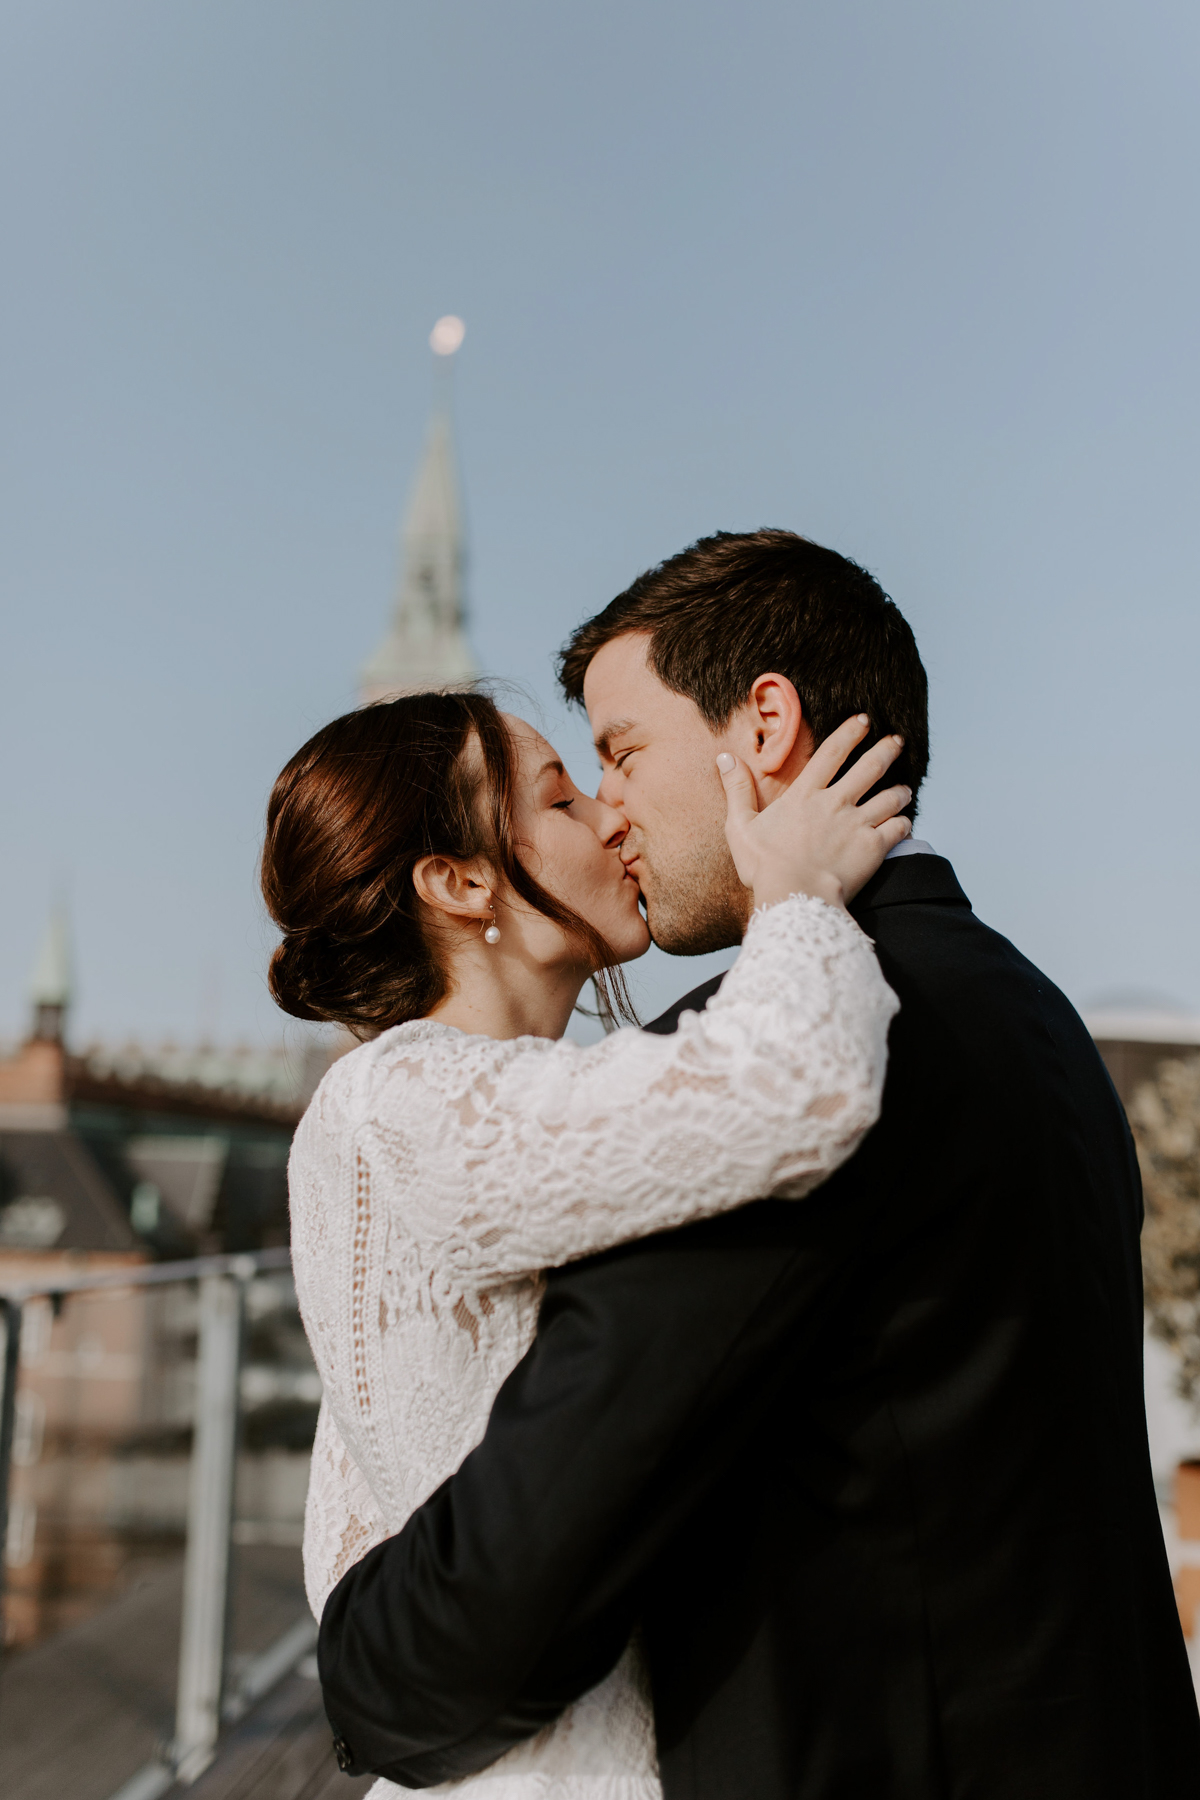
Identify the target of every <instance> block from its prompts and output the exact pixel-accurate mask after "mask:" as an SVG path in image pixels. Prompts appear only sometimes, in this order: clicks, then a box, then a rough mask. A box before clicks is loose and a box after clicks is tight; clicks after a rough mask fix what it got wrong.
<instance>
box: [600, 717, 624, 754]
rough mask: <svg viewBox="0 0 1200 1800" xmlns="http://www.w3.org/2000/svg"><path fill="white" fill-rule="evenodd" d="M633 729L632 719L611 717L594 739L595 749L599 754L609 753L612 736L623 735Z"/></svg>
mask: <svg viewBox="0 0 1200 1800" xmlns="http://www.w3.org/2000/svg"><path fill="white" fill-rule="evenodd" d="M632 730H633V720H632V719H611V720H610V721H609V723H608V724H607V725H606V726H605V727H604V730H603V731H602V732H601V733H600V735H599V736H598V737H597V739H596V750H597V752H598V753H599V755H601V756H608V755H609V754H610V753H611V747H612V741H613V739H614V738H619V737H624V736H625V733H626V732H627V731H632Z"/></svg>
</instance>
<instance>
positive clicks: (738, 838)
mask: <svg viewBox="0 0 1200 1800" xmlns="http://www.w3.org/2000/svg"><path fill="white" fill-rule="evenodd" d="M868 728H869V720H868V719H867V716H866V714H865V713H859V714H858V716H857V717H856V718H853V719H847V720H846V723H845V724H844V725H840V726H839V727H838V729H837V730H836V731H834V732H832V733H831V734H830V736H829V737H827V738H826V739H825V741H824V743H823V744H821V745H820V746H819V748H818V749H817V750H816V752H815V753H814V754H813V756H812V757H811V758H810V759H809V761H808V762H807V763H806V764H805V766H804V768H803V769H802V770H801V772H800V774H799V775H798V776H797V777H796V779H795V781H793V782H792V785H791V786H790V787H789V788H787V789H785V791H784V792H783V793H782V794H780V796H779V798H778V799H777V800H773V801H771V803H770V804H769V805H768V806H766V807H764V808H763V810H762V811H761V812H760V811H759V810H758V796H757V793H756V791H755V787H754V779H753V777H752V776H751V774H750V771H749V769H748V768H747V767H746V765H745V763H744V762H741V761H740V760H739V758H738V757H736V756H733V755H731V754H730V752H729V751H728V750H725V751H722V753H721V755H720V756H718V758H717V768H718V769H719V770H720V771H721V780H722V781H723V782H724V784H725V798H726V801H727V803H728V808H729V810H728V813H727V816H726V819H725V836H726V838H727V839H728V841H729V848H730V851H731V853H732V855H733V863H734V867H735V868H736V870H737V872H738V877H739V879H740V880H741V882H742V884H743V886H745V887H748V888H749V889H750V892H751V894H752V895H753V897H754V904H755V906H756V907H757V906H773V905H774V904H775V902H776V901H777V900H785V899H786V898H787V896H788V895H789V894H814V895H816V896H817V897H818V898H820V899H822V900H828V901H830V902H831V903H832V904H833V905H834V906H844V905H845V904H846V902H847V900H849V899H852V898H853V897H854V895H855V894H857V892H858V890H859V888H861V887H862V885H863V883H864V882H866V881H869V880H870V878H871V876H872V875H873V874H874V873H875V871H876V869H877V868H878V867H879V865H880V864H881V863H882V861H883V859H884V857H885V856H886V855H887V853H888V851H889V850H891V849H892V848H893V847H894V846H895V845H896V844H898V843H899V842H900V841H901V839H902V838H906V837H907V836H908V835H909V832H910V831H911V829H912V827H911V826H910V824H909V821H908V820H907V819H902V818H898V817H897V816H896V815H897V814H898V813H899V811H900V809H901V807H904V806H907V805H908V803H909V801H910V800H911V799H912V792H911V790H910V789H909V788H906V787H892V788H888V789H886V790H885V792H884V793H882V794H877V795H876V796H875V798H874V799H873V800H868V801H867V802H866V803H865V804H864V805H862V806H860V805H859V804H858V802H859V801H860V800H861V799H862V797H863V795H864V794H865V793H867V792H869V790H870V789H871V788H873V787H874V786H875V783H876V782H877V781H879V780H880V779H881V778H882V776H883V775H884V773H885V771H886V770H887V769H888V768H889V767H890V766H891V764H892V763H893V762H894V760H895V758H896V757H897V756H898V755H899V754H900V750H901V747H902V742H903V740H902V739H900V738H898V737H885V738H881V739H880V741H879V742H878V743H877V744H873V745H872V747H871V748H870V749H869V750H867V751H864V753H863V754H862V756H860V757H859V759H858V761H857V762H856V763H855V765H854V767H853V768H852V769H849V770H847V772H846V774H845V775H843V776H842V778H841V780H840V781H837V782H834V785H833V786H832V787H830V785H829V783H830V782H831V781H833V777H834V776H835V775H836V774H837V772H838V770H839V769H840V768H841V766H842V764H843V763H844V762H845V760H846V758H847V757H848V756H849V755H850V752H851V751H852V750H853V748H854V746H855V745H856V744H859V743H861V742H862V740H863V738H864V737H865V736H866V733H867V730H868Z"/></svg>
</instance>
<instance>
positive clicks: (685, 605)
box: [559, 530, 929, 812]
mask: <svg viewBox="0 0 1200 1800" xmlns="http://www.w3.org/2000/svg"><path fill="white" fill-rule="evenodd" d="M630 631H644V632H646V633H647V634H648V636H649V639H650V646H649V660H650V667H651V668H652V669H653V670H654V672H655V674H656V675H657V676H658V678H659V680H660V681H661V682H662V683H663V684H664V686H666V687H669V688H673V689H674V691H675V692H676V693H679V694H686V696H687V697H688V699H689V700H692V701H693V702H694V703H695V704H696V706H697V707H699V709H700V712H701V713H702V714H703V716H704V718H705V719H706V720H707V721H708V723H709V725H711V727H712V728H713V730H714V731H719V730H720V729H721V727H722V726H724V725H725V724H726V723H727V722H728V720H729V718H730V716H731V715H732V714H733V713H734V712H735V711H736V709H737V708H738V707H739V706H740V705H741V704H742V702H743V701H744V700H745V699H746V698H747V696H748V695H749V692H750V689H751V686H752V685H753V683H754V682H755V680H756V679H757V678H758V676H760V675H763V674H766V673H767V672H768V671H773V672H774V673H776V674H779V675H786V676H787V677H788V679H789V680H790V681H792V682H794V684H795V687H796V692H797V693H798V694H799V696H800V704H801V705H802V706H803V708H804V716H805V718H806V719H807V721H808V725H809V729H810V730H811V731H812V733H813V736H814V738H815V740H816V742H817V743H818V744H819V743H820V742H821V741H822V739H824V738H826V737H828V736H829V733H830V732H831V731H834V730H836V729H837V727H838V726H839V725H840V724H841V723H842V720H843V719H846V718H848V717H849V716H850V714H851V713H855V712H865V713H866V714H867V715H868V716H869V718H870V720H871V732H870V735H869V737H868V738H867V739H866V741H865V742H864V743H863V744H862V745H861V746H860V747H859V751H858V753H857V754H861V752H862V750H864V749H866V748H867V746H868V744H871V743H873V742H875V740H876V739H877V738H879V737H882V736H883V735H884V734H885V733H887V732H891V731H898V732H899V733H900V734H901V736H902V737H903V738H904V753H903V755H902V756H901V757H900V758H899V759H898V760H897V762H896V763H895V764H894V765H893V766H892V768H890V769H889V770H888V774H887V781H888V783H889V784H890V783H892V782H895V781H904V782H907V783H908V785H909V786H910V787H911V788H912V790H913V794H914V796H915V795H916V791H917V789H918V787H919V786H920V784H921V781H922V779H923V778H924V775H925V771H926V769H927V767H928V765H929V697H928V683H927V681H926V678H925V670H924V668H923V667H922V664H921V658H920V656H919V654H918V652H917V645H916V640H915V638H914V637H913V634H912V631H911V629H910V627H909V625H908V622H907V620H906V619H905V618H904V615H903V614H902V613H901V611H900V609H899V607H898V606H896V604H895V603H894V601H892V600H891V599H889V597H888V595H887V594H885V593H884V591H883V589H882V588H881V587H880V585H879V583H878V582H877V581H876V580H875V578H874V576H873V575H869V574H868V573H867V571H866V570H865V569H862V568H860V567H859V566H858V564H857V563H855V562H851V561H850V559H849V557H847V556H839V555H838V553H837V551H836V550H826V549H824V548H823V547H822V545H820V544H814V543H812V542H811V541H810V540H809V539H808V538H803V537H799V536H798V535H797V534H796V533H795V532H794V531H773V530H764V531H749V532H733V531H718V532H715V533H714V534H713V536H712V537H706V538H701V539H700V540H699V541H698V542H697V543H695V544H692V545H691V546H690V547H689V548H688V549H686V550H681V551H680V552H679V554H678V555H677V556H672V557H670V558H669V559H668V560H667V561H666V562H663V563H660V564H659V565H658V567H657V568H656V569H649V570H647V572H646V573H645V574H644V575H639V576H638V578H637V580H636V581H635V582H634V583H633V584H632V586H631V587H628V588H626V590H625V592H624V593H623V594H618V595H617V597H616V599H615V600H612V601H610V602H609V604H608V605H607V606H606V607H605V608H604V611H603V612H600V613H597V614H596V616H595V618H594V619H588V620H587V621H586V623H585V624H583V625H580V626H579V628H578V630H576V631H575V632H574V633H573V634H572V636H571V638H570V640H569V641H568V643H567V645H566V648H565V649H564V650H563V652H562V654H561V656H560V658H559V680H560V682H561V684H562V688H563V692H564V693H565V694H566V696H567V698H568V699H569V700H574V701H578V702H582V699H583V679H584V676H585V675H586V673H587V667H588V664H589V663H590V662H591V660H592V658H593V656H595V654H596V652H597V650H599V649H600V648H601V647H602V645H604V644H607V643H608V642H609V641H610V640H611V639H612V638H615V637H621V636H623V635H624V634H625V633H626V632H630ZM914 810H915V808H909V811H910V812H911V811H914Z"/></svg>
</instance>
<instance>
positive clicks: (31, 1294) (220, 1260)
mask: <svg viewBox="0 0 1200 1800" xmlns="http://www.w3.org/2000/svg"><path fill="white" fill-rule="evenodd" d="M290 1266H291V1255H290V1252H289V1251H288V1250H286V1249H278V1250H263V1251H259V1252H257V1253H255V1254H253V1255H244V1256H207V1257H199V1258H196V1259H194V1260H191V1261H187V1262H174V1263H155V1264H150V1265H148V1266H146V1267H125V1268H122V1269H119V1270H111V1271H105V1272H103V1273H89V1274H80V1275H74V1276H71V1275H64V1276H63V1277H62V1278H61V1279H48V1280H43V1281H41V1282H38V1283H34V1284H30V1285H28V1286H25V1287H19V1288H17V1287H9V1288H7V1289H6V1290H4V1291H3V1292H0V1316H2V1318H3V1323H4V1344H3V1349H4V1363H3V1380H2V1382H0V1625H2V1622H3V1608H4V1598H5V1585H6V1584H5V1576H6V1563H7V1557H6V1556H5V1554H4V1551H5V1546H6V1545H7V1543H8V1541H9V1501H10V1492H11V1477H12V1468H13V1460H14V1458H13V1446H14V1435H15V1424H16V1410H17V1382H18V1372H19V1365H20V1360H21V1358H20V1351H21V1330H22V1323H23V1319H24V1316H25V1312H26V1309H27V1308H28V1306H29V1303H30V1302H31V1301H34V1300H39V1301H47V1300H48V1301H49V1302H50V1303H51V1305H52V1306H53V1307H54V1308H55V1310H56V1312H57V1310H58V1309H60V1308H61V1307H62V1305H63V1303H64V1301H65V1300H66V1298H67V1297H68V1296H69V1295H72V1294H80V1293H84V1292H90V1293H95V1292H97V1291H101V1290H109V1291H116V1292H119V1291H121V1290H124V1289H130V1290H133V1289H140V1288H149V1287H155V1286H159V1285H161V1284H163V1283H167V1282H188V1283H191V1282H195V1283H197V1285H198V1289H199V1345H198V1357H197V1363H196V1404H195V1414H194V1434H193V1440H192V1452H191V1467H190V1478H189V1486H188V1501H187V1528H186V1549H185V1554H184V1572H183V1612H182V1621H181V1627H180V1640H179V1676H178V1687H177V1693H176V1706H175V1732H174V1737H173V1740H172V1741H171V1743H170V1744H169V1745H166V1746H164V1747H163V1750H162V1753H161V1755H160V1756H159V1757H158V1758H156V1759H155V1760H154V1761H152V1762H150V1763H148V1764H146V1765H145V1766H144V1767H143V1768H142V1769H140V1770H139V1771H138V1772H137V1773H136V1774H135V1775H134V1776H133V1777H131V1779H129V1780H128V1781H126V1782H125V1784H124V1785H123V1786H122V1787H121V1788H119V1789H118V1791H117V1794H116V1795H114V1796H113V1800H158V1797H159V1796H160V1795H162V1794H165V1793H166V1791H167V1790H168V1789H169V1788H170V1787H172V1786H173V1785H174V1784H175V1783H176V1782H181V1783H184V1784H185V1785H186V1784H189V1783H191V1782H193V1781H195V1780H196V1779H197V1777H198V1776H199V1775H201V1774H202V1773H203V1772H204V1770H205V1769H207V1768H208V1767H209V1765H210V1764H211V1763H212V1762H213V1760H214V1757H215V1755H216V1751H217V1743H218V1739H219V1737H220V1732H221V1726H222V1723H223V1722H233V1721H234V1720H236V1719H238V1718H241V1717H242V1716H243V1715H244V1714H245V1713H246V1711H247V1710H248V1709H249V1708H250V1706H252V1705H253V1704H254V1703H255V1702H256V1701H257V1700H258V1699H260V1698H261V1697H262V1696H263V1695H265V1694H266V1693H267V1692H268V1691H269V1689H270V1688H271V1687H273V1686H274V1685H275V1684H276V1683H277V1682H278V1681H279V1680H281V1679H282V1678H283V1677H284V1676H285V1675H287V1674H289V1673H290V1672H291V1671H292V1670H293V1669H294V1668H295V1667H296V1666H297V1664H298V1663H299V1662H300V1661H301V1660H302V1659H303V1658H304V1656H305V1655H306V1654H307V1653H308V1652H309V1651H310V1650H311V1649H312V1647H313V1645H314V1644H315V1642H316V1636H317V1628H316V1625H315V1623H314V1622H313V1621H312V1619H311V1618H307V1617H305V1618H301V1619H299V1620H298V1621H297V1622H296V1623H295V1624H294V1625H293V1626H291V1627H290V1628H289V1629H288V1630H287V1631H285V1632H284V1634H283V1636H282V1637H280V1638H278V1639H277V1640H276V1642H275V1643H274V1644H272V1645H271V1646H270V1647H269V1648H268V1649H266V1650H265V1651H263V1652H261V1653H260V1654H259V1655H258V1656H255V1657H253V1658H250V1659H249V1660H244V1661H243V1664H242V1667H241V1669H240V1672H239V1674H238V1677H237V1679H236V1681H235V1680H232V1679H231V1677H230V1667H229V1663H230V1659H229V1656H228V1637H229V1631H228V1623H229V1612H230V1575H231V1563H232V1557H231V1544H232V1541H233V1524H234V1483H235V1475H236V1469H237V1455H238V1439H239V1416H240V1382H241V1374H242V1345H243V1331H244V1321H245V1311H246V1306H245V1300H246V1291H247V1288H248V1287H249V1284H250V1283H251V1282H252V1281H254V1280H255V1279H256V1278H257V1277H259V1276H262V1275H264V1274H266V1273H268V1272H270V1271H276V1270H286V1269H289V1268H290Z"/></svg>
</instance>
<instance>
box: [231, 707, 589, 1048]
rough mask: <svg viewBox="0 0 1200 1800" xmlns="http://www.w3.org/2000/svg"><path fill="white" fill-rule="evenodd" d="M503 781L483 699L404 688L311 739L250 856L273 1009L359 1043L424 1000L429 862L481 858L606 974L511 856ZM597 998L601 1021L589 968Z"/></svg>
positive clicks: (428, 996)
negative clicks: (257, 878) (423, 861)
mask: <svg viewBox="0 0 1200 1800" xmlns="http://www.w3.org/2000/svg"><path fill="white" fill-rule="evenodd" d="M515 782H516V753H515V751H514V749H513V745H512V741H511V739H510V737H509V734H508V730H507V727H506V726H505V724H504V720H503V719H502V718H501V716H500V713H499V710H498V709H497V707H496V705H495V702H494V701H492V700H490V699H489V698H488V697H487V696H486V695H485V694H479V693H450V694H437V693H432V694H409V695H405V696H403V697H402V698H401V699H398V700H388V701H383V702H380V703H378V704H377V705H374V706H367V707H364V708H362V710H361V711H359V712H352V713H347V714H345V716H344V717H342V718H340V719H335V720H334V721H333V723H332V724H331V725H326V726H325V727H324V728H323V730H321V731H318V732H317V734H316V736H315V737H311V738H310V739H309V740H308V742H307V744H305V745H304V747H303V749H301V750H298V751H297V752H296V754H295V756H293V757H292V759H291V761H290V762H289V763H288V765H287V767H286V768H285V769H284V770H283V773H282V774H281V775H280V777H279V779H278V781H276V783H275V786H274V789H273V791H272V793H271V799H270V803H269V805H268V807H267V833H266V839H265V842H264V844H263V853H262V871H261V873H262V891H263V898H264V899H265V901H266V903H267V910H268V912H269V913H270V915H271V917H272V918H273V919H274V921H275V923H276V924H277V925H278V926H279V928H280V930H281V931H282V933H283V941H282V943H281V944H280V945H279V946H278V948H277V949H276V951H275V953H274V955H273V956H272V958H271V967H270V975H269V981H270V988H271V992H272V994H273V995H274V997H275V999H276V1000H277V1002H278V1003H279V1005H280V1006H281V1007H282V1008H283V1010H284V1011H285V1012H287V1013H291V1014H292V1015H293V1017H295V1018H297V1019H322V1020H336V1021H337V1022H338V1023H339V1024H342V1025H346V1026H348V1027H349V1029H350V1030H351V1031H353V1032H354V1033H355V1034H356V1035H357V1036H359V1037H373V1036H375V1035H376V1034H377V1033H378V1032H380V1031H384V1030H386V1029H387V1028H388V1027H389V1026H391V1025H399V1024H402V1023H403V1022H404V1021H405V1020H407V1019H419V1018H422V1017H424V1015H425V1014H426V1013H428V1012H429V1011H430V1010H431V1009H432V1008H433V1007H434V1006H436V1005H437V1003H438V1001H439V1000H441V999H442V998H443V996H444V995H445V994H446V992H447V991H448V985H449V984H448V976H447V971H446V969H445V967H444V963H443V961H442V959H441V957H440V956H439V953H438V946H437V944H436V942H435V941H434V940H433V937H432V934H430V933H428V932H427V931H426V930H425V929H424V927H423V924H422V919H421V912H420V905H419V902H418V900H417V894H416V889H415V888H414V886H413V880H412V873H413V867H414V865H415V864H416V863H417V861H418V860H419V859H420V858H421V857H422V856H429V855H442V856H450V857H455V858H461V859H463V860H468V859H470V858H473V857H478V856H484V857H487V858H488V860H489V861H490V862H491V863H492V865H493V867H494V868H495V869H496V871H497V874H498V875H499V876H500V877H501V878H502V879H503V880H504V881H505V882H507V884H508V885H509V886H510V887H511V888H513V889H514V890H515V891H516V892H517V893H518V894H519V895H520V896H521V897H522V898H523V899H524V900H526V901H528V903H529V904H530V905H532V906H534V907H536V908H537V910H538V911H539V912H541V913H544V914H545V915H546V916H547V917H548V918H551V919H553V920H554V921H555V922H556V923H557V924H559V925H561V926H562V927H563V929H564V930H565V931H566V932H568V933H569V934H570V935H571V936H572V937H573V938H575V939H576V940H577V941H578V942H579V944H580V947H581V955H582V956H584V957H586V958H587V960H588V962H589V965H590V969H589V972H590V971H591V970H603V969H604V967H605V966H606V965H611V962H612V956H611V952H610V951H609V948H608V946H607V945H606V944H605V942H604V940H603V938H602V937H601V936H600V934H599V933H598V932H596V931H595V930H593V929H592V927H591V926H589V925H588V924H587V923H586V922H585V921H584V920H583V919H580V918H579V917H578V915H577V914H575V913H574V912H572V911H571V909H570V908H569V907H567V906H564V905H563V904H562V903H561V902H560V901H558V900H556V899H555V898H554V897H553V896H552V895H550V894H547V893H546V892H545V891H544V890H543V889H542V888H541V887H539V885H538V884H537V882H535V881H534V880H533V878H532V876H531V875H530V874H529V873H528V871H527V870H526V869H525V868H524V867H523V866H522V864H521V863H520V861H519V860H518V857H517V851H516V843H515V838H514V831H513V793H514V788H515ZM618 985H619V978H618ZM597 988H598V990H599V991H600V994H601V1010H602V1012H604V1013H608V1012H609V1010H610V1003H609V1000H608V996H607V994H606V993H605V992H604V978H603V975H602V974H601V975H599V976H598V979H597ZM622 1010H624V1008H622Z"/></svg>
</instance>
